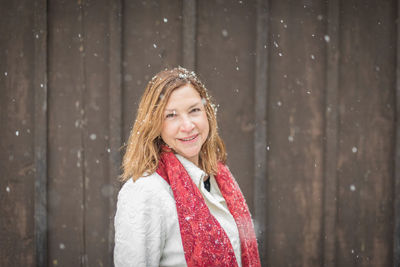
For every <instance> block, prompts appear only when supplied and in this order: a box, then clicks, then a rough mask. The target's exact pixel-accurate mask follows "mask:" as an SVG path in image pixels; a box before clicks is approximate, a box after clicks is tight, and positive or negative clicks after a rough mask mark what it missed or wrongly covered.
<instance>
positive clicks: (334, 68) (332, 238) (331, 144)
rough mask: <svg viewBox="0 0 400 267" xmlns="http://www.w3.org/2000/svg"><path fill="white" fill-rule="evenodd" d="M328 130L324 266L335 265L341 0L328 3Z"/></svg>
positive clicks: (325, 158)
mask: <svg viewBox="0 0 400 267" xmlns="http://www.w3.org/2000/svg"><path fill="white" fill-rule="evenodd" d="M327 5H328V10H327V35H325V36H324V40H325V42H326V46H327V50H326V53H327V62H326V89H325V133H324V139H325V140H324V141H325V142H324V148H325V153H324V199H323V201H324V204H323V208H324V212H323V233H322V234H323V236H322V238H323V246H324V249H323V251H322V253H323V255H322V258H323V266H326V267H334V266H336V264H335V256H336V250H335V249H336V232H335V222H336V209H337V175H336V166H337V145H338V140H337V138H338V134H337V132H338V121H337V120H338V114H337V113H338V82H339V81H338V69H339V34H338V33H339V1H338V0H332V1H329V2H328V3H327Z"/></svg>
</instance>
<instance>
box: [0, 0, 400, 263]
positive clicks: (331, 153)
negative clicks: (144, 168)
mask: <svg viewBox="0 0 400 267" xmlns="http://www.w3.org/2000/svg"><path fill="white" fill-rule="evenodd" d="M398 17H399V4H398V2H396V1H393V0H392V1H389V0H384V1H378V0H375V1H361V0H350V1H339V0H330V1H314V0H304V1H290V0H286V1H278V0H270V1H263V0H255V1H250V0H238V1H223V0H214V1H212V0H204V1H196V0H169V1H155V0H152V1H136V0H135V1H121V0H115V1H106V0H97V1H94V0H92V1H89V0H77V1H62V0H55V1H45V0H34V1H22V0H15V1H2V9H1V10H0V21H1V23H0V123H1V127H0V147H1V150H0V192H1V193H0V199H1V205H0V212H1V216H0V234H1V239H0V266H112V261H113V259H112V250H113V216H114V213H115V204H116V203H115V202H116V195H117V192H118V189H119V187H120V184H119V183H118V182H117V176H118V174H119V173H120V168H119V166H120V161H121V154H122V153H123V151H120V147H121V146H122V145H123V144H124V142H125V141H126V140H127V138H128V135H129V131H130V129H131V127H132V122H133V121H134V119H135V110H136V108H137V105H138V101H139V98H140V96H141V94H142V92H143V90H144V87H145V85H146V83H147V82H148V81H149V80H150V79H151V77H152V76H153V75H154V74H155V73H156V72H158V71H159V70H161V69H163V68H165V67H175V66H178V65H181V66H184V67H187V68H190V69H193V70H195V71H196V72H197V73H198V75H199V76H200V78H201V79H202V80H203V82H204V83H205V85H206V87H207V88H208V89H209V91H210V93H211V95H213V96H214V99H215V102H216V103H217V104H218V119H219V128H220V132H221V135H222V136H223V138H224V140H225V142H226V145H227V148H228V164H229V166H230V168H231V170H232V172H233V174H234V176H235V177H236V179H237V180H238V182H239V184H240V186H241V188H242V191H243V193H244V195H245V196H246V199H247V202H248V204H249V206H250V209H251V211H252V214H253V219H254V222H255V225H256V231H257V236H258V241H259V246H260V254H261V256H262V263H263V266H400V123H399V121H398V118H399V115H400V104H399V103H400V82H399V81H400V68H399V67H398V66H399V65H400V56H399V55H400V53H399V52H398V51H400V50H399V48H400V45H399V44H400V42H399V40H400V39H399V36H400V35H399V34H400V31H399V28H398V24H397V21H398Z"/></svg>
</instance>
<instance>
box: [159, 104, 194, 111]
mask: <svg viewBox="0 0 400 267" xmlns="http://www.w3.org/2000/svg"><path fill="white" fill-rule="evenodd" d="M199 104H201V102H196V103H194V104H193V105H191V106H189V107H188V109H191V108H194V107H195V106H198V105H199ZM172 111H176V109H175V108H171V109H169V108H166V109H165V112H172Z"/></svg>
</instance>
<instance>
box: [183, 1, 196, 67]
mask: <svg viewBox="0 0 400 267" xmlns="http://www.w3.org/2000/svg"><path fill="white" fill-rule="evenodd" d="M182 4H183V8H182V29H183V32H182V35H183V37H182V41H183V45H182V46H183V67H185V68H188V69H190V70H195V68H196V50H195V49H196V20H197V17H196V16H197V13H196V0H184V1H183V2H182Z"/></svg>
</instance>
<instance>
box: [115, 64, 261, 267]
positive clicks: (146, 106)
mask: <svg viewBox="0 0 400 267" xmlns="http://www.w3.org/2000/svg"><path fill="white" fill-rule="evenodd" d="M225 161H226V152H225V146H224V143H223V141H222V139H221V138H220V137H219V135H218V132H217V120H216V115H215V112H214V109H213V104H212V103H211V98H210V97H209V95H208V93H207V90H206V89H205V87H204V85H203V84H202V83H201V82H200V81H199V80H198V78H197V77H196V75H195V73H194V72H189V71H187V70H186V69H183V68H175V69H172V70H164V71H162V72H160V73H158V74H157V75H156V76H154V77H153V79H152V80H151V81H150V82H149V84H148V85H147V87H146V90H145V92H144V94H143V96H142V99H141V101H140V104H139V109H138V113H137V118H136V121H135V123H134V125H133V129H132V132H131V134H130V136H129V140H128V145H127V147H126V153H125V156H124V159H123V166H122V167H123V174H122V180H123V181H124V182H125V183H124V185H123V186H122V188H121V191H120V192H119V195H118V203H117V213H116V216H115V248H114V261H115V266H260V260H259V255H258V248H257V241H256V238H255V233H254V226H253V223H252V221H251V217H250V213H249V210H248V207H247V205H246V202H245V200H244V198H243V195H242V193H241V191H240V189H239V186H238V184H237V183H236V181H235V179H234V178H233V176H232V174H231V173H230V171H229V169H228V168H227V167H226V166H225ZM205 184H206V186H205Z"/></svg>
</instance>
